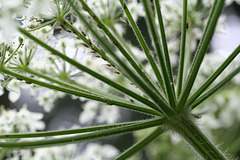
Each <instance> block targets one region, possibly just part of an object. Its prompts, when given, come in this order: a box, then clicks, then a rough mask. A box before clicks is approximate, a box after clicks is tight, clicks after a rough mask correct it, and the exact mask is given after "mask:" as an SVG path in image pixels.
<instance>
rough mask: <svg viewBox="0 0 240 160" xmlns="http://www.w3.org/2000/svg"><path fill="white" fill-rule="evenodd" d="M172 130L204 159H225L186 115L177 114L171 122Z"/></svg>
mask: <svg viewBox="0 0 240 160" xmlns="http://www.w3.org/2000/svg"><path fill="white" fill-rule="evenodd" d="M171 127H173V130H174V131H175V132H177V133H178V134H179V135H180V136H182V137H183V138H184V139H185V141H186V142H187V143H188V144H189V145H190V146H191V148H192V149H193V150H194V151H195V152H196V153H197V154H198V155H199V156H200V157H202V158H203V159H205V160H227V159H228V158H227V157H226V156H225V155H224V154H223V153H222V152H221V151H220V150H219V149H218V148H217V147H216V145H214V144H213V143H212V142H211V141H210V140H209V139H208V138H207V137H206V136H205V134H203V133H202V131H201V130H200V129H199V128H198V127H197V126H196V124H195V123H194V122H193V121H192V120H191V119H190V118H189V117H188V116H186V115H185V116H178V117H177V118H176V119H175V120H174V121H172V123H171Z"/></svg>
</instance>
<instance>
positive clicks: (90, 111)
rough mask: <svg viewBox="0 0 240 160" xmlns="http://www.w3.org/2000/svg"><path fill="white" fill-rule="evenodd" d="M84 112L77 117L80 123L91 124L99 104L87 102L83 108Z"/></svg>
mask: <svg viewBox="0 0 240 160" xmlns="http://www.w3.org/2000/svg"><path fill="white" fill-rule="evenodd" d="M83 108H84V110H83V111H82V113H81V114H80V115H79V122H80V123H89V122H92V121H93V120H94V118H95V116H96V115H97V111H98V108H99V103H98V102H95V101H88V102H86V103H85V104H84V106H83Z"/></svg>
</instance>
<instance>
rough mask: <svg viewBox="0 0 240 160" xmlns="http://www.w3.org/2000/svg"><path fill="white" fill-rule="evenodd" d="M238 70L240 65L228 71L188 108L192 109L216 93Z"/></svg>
mask: <svg viewBox="0 0 240 160" xmlns="http://www.w3.org/2000/svg"><path fill="white" fill-rule="evenodd" d="M239 72H240V66H239V67H238V68H236V69H235V70H234V71H233V72H232V73H230V74H229V75H228V76H227V77H226V78H225V79H223V80H221V82H219V83H218V84H216V85H215V86H214V87H212V88H211V89H209V90H208V91H206V93H205V94H203V95H202V96H201V97H199V98H198V99H197V100H195V101H194V102H193V103H192V104H191V105H190V106H189V105H188V106H189V108H191V109H194V108H196V107H197V106H198V105H199V104H201V103H202V102H203V101H205V100H206V99H207V98H208V97H210V96H211V95H213V94H214V93H216V92H217V91H218V90H219V89H220V88H221V87H223V86H224V85H225V84H226V83H228V82H229V81H230V80H231V79H232V78H233V77H234V76H236V75H237V74H238V73H239Z"/></svg>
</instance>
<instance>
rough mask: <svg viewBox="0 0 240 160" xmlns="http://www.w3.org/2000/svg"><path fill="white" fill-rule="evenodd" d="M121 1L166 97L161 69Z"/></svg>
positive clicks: (123, 2)
mask: <svg viewBox="0 0 240 160" xmlns="http://www.w3.org/2000/svg"><path fill="white" fill-rule="evenodd" d="M119 1H120V3H121V5H122V8H123V10H124V12H125V14H126V15H127V17H128V20H129V22H130V24H131V27H132V29H133V31H134V34H135V35H136V37H137V39H138V41H139V44H140V45H141V47H142V49H143V51H144V53H145V55H146V57H147V59H148V61H149V63H150V65H151V67H152V69H153V71H154V73H155V75H156V77H157V80H158V83H159V85H160V87H161V88H162V91H163V93H164V95H165V96H166V89H165V86H164V82H163V79H162V76H161V73H160V71H159V69H158V67H157V64H156V62H155V61H154V59H153V57H152V56H151V54H150V51H149V48H148V46H147V43H146V42H145V40H144V38H143V35H142V34H141V32H140V30H139V28H138V26H137V24H136V23H135V21H134V19H133V17H132V15H131V13H130V11H129V9H128V7H127V5H126V2H125V0H119Z"/></svg>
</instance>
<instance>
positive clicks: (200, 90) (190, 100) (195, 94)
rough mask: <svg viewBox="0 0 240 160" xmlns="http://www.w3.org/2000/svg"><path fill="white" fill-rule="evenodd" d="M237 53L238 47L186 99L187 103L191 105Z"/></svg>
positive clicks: (239, 49) (239, 51)
mask: <svg viewBox="0 0 240 160" xmlns="http://www.w3.org/2000/svg"><path fill="white" fill-rule="evenodd" d="M239 53H240V45H239V46H238V47H237V48H236V49H235V50H234V51H233V53H232V54H231V55H230V56H229V57H228V58H227V59H226V60H225V61H224V62H223V63H222V65H221V66H220V67H219V68H218V69H217V70H216V71H215V72H214V73H213V74H212V75H211V76H210V77H209V78H208V79H207V81H206V82H205V83H204V84H203V85H202V86H201V87H200V88H199V89H198V90H197V91H196V92H195V93H194V94H193V95H192V96H191V97H190V98H189V99H188V101H187V103H188V104H189V105H191V104H192V103H193V102H194V101H195V100H196V99H197V98H198V97H199V96H200V95H201V94H202V93H203V92H204V91H205V90H206V89H207V88H208V87H209V86H210V85H211V84H212V83H213V82H214V80H215V79H216V78H217V77H218V76H219V75H220V74H221V73H222V72H223V71H224V70H225V69H226V68H227V66H228V65H229V64H230V63H231V62H232V61H233V59H234V58H235V57H236V56H237V55H238V54H239Z"/></svg>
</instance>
